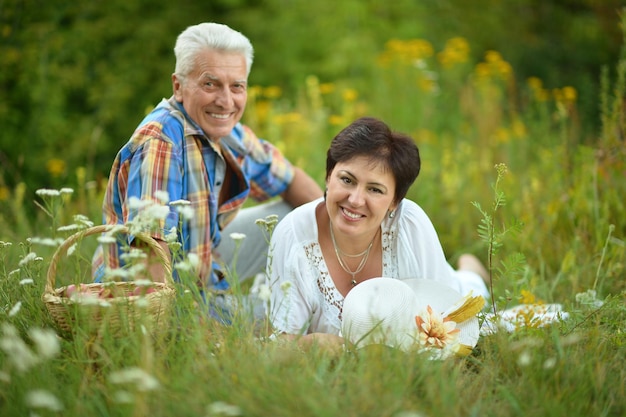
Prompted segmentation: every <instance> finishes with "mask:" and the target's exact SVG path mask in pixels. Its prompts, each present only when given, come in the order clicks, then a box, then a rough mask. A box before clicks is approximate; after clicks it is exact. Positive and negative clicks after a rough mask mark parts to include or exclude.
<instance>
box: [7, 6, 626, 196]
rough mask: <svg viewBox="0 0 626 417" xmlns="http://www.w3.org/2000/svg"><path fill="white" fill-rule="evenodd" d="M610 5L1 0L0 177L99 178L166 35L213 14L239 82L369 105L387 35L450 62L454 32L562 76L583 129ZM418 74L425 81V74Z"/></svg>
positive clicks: (167, 66) (34, 182) (128, 128)
mask: <svg viewBox="0 0 626 417" xmlns="http://www.w3.org/2000/svg"><path fill="white" fill-rule="evenodd" d="M618 3H619V2H618V1H617V0H607V1H604V2H599V1H594V0H571V1H551V2H545V1H540V0H518V1H499V0H477V1H472V2H465V1H462V0H450V1H445V2H441V1H435V0H423V1H419V2H415V1H412V0H396V1H394V2H389V1H383V0H367V1H362V0H344V1H341V2H336V1H334V0H319V1H314V2H310V1H302V0H300V1H286V0H267V1H264V2H258V1H254V0H219V1H212V2H204V3H197V2H190V3H185V4H184V5H181V4H180V3H175V2H165V1H162V0H154V1H150V2H148V1H146V0H110V1H107V2H99V1H95V2H78V3H77V2H74V3H72V2H70V3H68V2H64V1H60V0H51V1H48V2H35V1H32V0H5V1H2V2H1V3H0V39H1V40H0V56H1V57H2V59H1V61H0V123H1V125H2V131H1V132H0V188H2V189H4V190H7V189H12V188H13V187H14V186H15V185H16V184H17V183H19V182H25V183H26V184H27V185H28V188H29V190H28V192H29V193H32V192H33V191H34V190H35V189H37V188H41V187H59V186H63V185H69V186H72V185H74V183H75V182H76V181H77V179H76V174H75V170H76V169H77V168H78V167H86V168H87V173H86V177H87V178H88V179H99V178H103V177H105V176H106V175H107V174H108V170H109V167H110V164H111V161H112V160H113V157H114V155H115V153H116V152H117V150H118V149H119V147H120V146H121V145H122V144H123V143H124V142H125V141H126V140H127V138H128V137H129V135H130V134H131V132H132V130H133V129H134V127H135V126H136V124H137V123H138V122H139V121H140V120H141V118H142V116H143V115H144V113H146V112H147V111H149V110H150V109H151V107H152V106H153V105H155V104H156V103H157V102H158V101H159V100H160V99H161V98H162V97H168V96H169V95H170V94H171V85H170V78H169V76H170V74H171V72H172V71H173V65H174V58H173V52H172V48H173V45H174V41H175V38H176V36H177V34H178V33H179V32H180V31H181V30H182V29H183V28H184V27H186V26H188V25H191V24H195V23H198V22H201V21H219V22H223V23H226V24H229V25H231V26H233V27H234V28H236V29H238V30H241V31H242V32H243V33H245V34H246V35H247V36H249V37H250V39H251V40H252V42H253V44H254V45H255V48H256V60H255V64H254V68H253V71H252V75H251V79H250V82H251V84H258V85H264V86H269V85H276V86H278V87H280V88H282V89H283V91H284V95H283V97H286V98H287V100H293V101H295V100H298V99H297V97H298V95H299V94H306V91H304V90H305V89H306V88H308V87H306V85H307V84H306V82H305V80H306V79H307V77H308V76H309V75H311V74H315V75H317V76H318V78H319V80H320V82H321V83H322V84H324V83H328V82H333V83H334V84H336V85H342V84H343V85H348V84H349V85H350V86H351V87H353V88H356V89H357V90H358V91H362V92H363V95H364V97H363V98H362V99H363V100H364V101H366V102H375V101H376V100H377V99H378V97H377V92H379V91H380V89H381V88H382V89H384V90H387V91H388V93H390V94H392V95H394V94H395V95H399V96H401V95H402V94H403V89H402V86H393V85H392V84H389V85H383V86H381V85H380V84H381V83H383V82H387V80H381V79H379V78H377V68H376V65H374V64H375V62H376V59H377V57H378V56H379V54H380V53H381V52H382V51H384V50H385V47H386V45H387V42H388V41H389V40H391V39H400V40H407V39H418V38H420V39H427V40H428V41H429V42H431V43H432V44H433V45H434V47H435V49H436V50H437V51H448V53H449V54H452V55H449V56H447V57H443V58H442V57H440V58H442V59H455V58H454V55H453V52H454V47H453V46H446V44H445V42H447V41H449V40H450V39H453V38H458V39H467V40H468V42H469V44H470V45H471V48H468V49H467V50H464V52H463V51H461V52H460V53H466V54H467V57H466V59H467V60H468V63H471V64H472V65H473V64H475V63H477V62H479V61H481V60H483V59H484V58H485V52H486V51H488V50H497V51H500V52H501V53H502V54H503V56H504V60H503V61H504V62H508V63H510V64H511V65H512V67H513V68H515V74H513V76H515V77H517V78H518V79H521V80H525V79H526V78H528V77H530V76H536V77H538V78H539V79H541V80H543V83H544V87H545V88H546V89H550V88H552V87H555V86H563V85H573V86H575V87H576V90H577V91H578V94H579V99H578V108H579V110H580V111H581V114H582V116H581V118H582V119H583V120H582V122H581V124H582V126H583V127H585V129H586V131H584V132H583V134H582V135H584V136H590V137H594V136H595V131H596V127H595V126H597V123H598V116H597V107H598V105H597V102H598V94H597V91H598V84H599V73H600V68H601V66H602V65H605V64H611V63H612V62H614V61H615V57H616V56H617V51H618V48H619V44H620V31H619V26H618V21H619V19H618V13H617V10H616V9H617V4H618ZM458 47H459V46H458V45H457V48H458ZM461 47H462V46H461ZM457 52H459V51H457ZM451 79H452V78H451ZM457 79H458V78H457ZM422 82H423V83H424V86H425V87H426V88H427V87H428V85H429V82H430V81H429V79H428V78H427V77H426V78H424V79H423V81H422ZM303 86H304V87H303ZM392 87H393V88H392ZM443 91H448V92H451V93H453V94H456V90H452V89H449V88H446V89H445V90H443ZM387 97H388V96H387ZM404 99H405V100H406V101H407V105H406V106H407V108H406V109H405V111H406V112H412V111H414V110H415V109H413V108H411V101H410V97H405V98H404ZM455 99H456V98H452V100H455ZM380 107H383V106H380ZM393 107H394V108H396V107H395V106H393ZM422 110H423V111H428V110H429V109H422ZM430 111H431V112H432V111H436V110H433V109H430ZM345 116H346V117H349V116H350V115H345ZM427 116H428V114H424V117H427ZM246 117H247V116H246ZM343 122H346V123H347V122H349V120H344V121H343ZM441 123H445V120H442V121H441ZM399 127H401V126H399ZM446 128H447V129H454V126H446ZM319 133H320V134H326V133H328V132H319ZM582 135H581V136H582ZM329 139H330V138H329ZM585 139H586V138H577V139H576V141H578V140H585ZM3 187H5V188H3Z"/></svg>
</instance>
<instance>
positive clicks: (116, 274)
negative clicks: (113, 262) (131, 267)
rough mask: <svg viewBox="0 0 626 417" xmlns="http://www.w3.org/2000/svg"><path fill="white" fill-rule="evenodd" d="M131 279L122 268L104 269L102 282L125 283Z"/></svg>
mask: <svg viewBox="0 0 626 417" xmlns="http://www.w3.org/2000/svg"><path fill="white" fill-rule="evenodd" d="M129 278H132V277H131V276H130V274H129V273H128V271H127V270H126V269H123V268H105V270H104V280H105V281H126V280H128V279H129Z"/></svg>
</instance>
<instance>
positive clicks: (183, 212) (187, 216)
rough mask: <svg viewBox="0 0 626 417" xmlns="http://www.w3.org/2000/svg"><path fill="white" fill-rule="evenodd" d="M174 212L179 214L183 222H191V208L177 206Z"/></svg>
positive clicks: (192, 213)
mask: <svg viewBox="0 0 626 417" xmlns="http://www.w3.org/2000/svg"><path fill="white" fill-rule="evenodd" d="M176 211H178V213H180V217H182V218H183V220H191V219H193V215H194V212H193V208H191V207H190V206H179V207H176Z"/></svg>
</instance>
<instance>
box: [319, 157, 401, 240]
mask: <svg viewBox="0 0 626 417" xmlns="http://www.w3.org/2000/svg"><path fill="white" fill-rule="evenodd" d="M326 187H327V189H328V191H327V193H326V208H327V210H328V215H329V217H330V221H331V222H332V224H333V226H334V228H335V231H337V232H340V233H344V234H347V235H349V236H352V237H357V236H363V237H364V238H371V237H372V235H373V234H374V233H375V232H376V230H377V229H378V228H379V227H380V224H381V223H382V221H383V219H384V218H385V216H386V215H387V213H388V211H389V210H393V209H394V208H395V204H394V203H393V200H394V196H395V195H394V194H395V189H396V180H395V178H394V176H393V174H392V172H391V170H389V169H387V168H386V166H385V165H383V164H382V163H380V162H374V163H372V161H371V160H370V159H369V158H368V157H366V156H359V157H356V158H353V159H350V160H348V161H346V162H340V163H337V165H335V168H334V169H333V170H332V172H331V173H330V176H329V178H328V180H327V181H326Z"/></svg>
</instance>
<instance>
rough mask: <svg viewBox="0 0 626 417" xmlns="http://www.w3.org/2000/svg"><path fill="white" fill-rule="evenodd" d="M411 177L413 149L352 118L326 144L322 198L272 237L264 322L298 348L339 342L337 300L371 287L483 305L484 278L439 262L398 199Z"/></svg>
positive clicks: (417, 220) (427, 236) (473, 261)
mask: <svg viewBox="0 0 626 417" xmlns="http://www.w3.org/2000/svg"><path fill="white" fill-rule="evenodd" d="M419 171H420V157H419V151H418V148H417V146H416V145H415V143H414V142H413V140H412V139H411V138H410V137H409V136H407V135H404V134H401V133H396V132H392V131H391V130H390V128H389V127H388V126H387V125H386V124H385V123H383V122H382V121H380V120H377V119H375V118H361V119H358V120H356V121H354V122H353V123H352V124H350V125H349V126H348V127H346V128H345V129H343V130H342V131H341V132H340V133H339V134H338V135H337V136H336V137H335V138H334V139H333V141H332V143H331V144H330V148H329V150H328V153H327V159H326V193H325V196H324V198H320V199H317V200H315V201H312V202H310V203H308V204H305V205H303V206H301V207H299V208H297V209H296V210H294V211H293V212H291V213H289V214H288V215H287V216H286V217H285V218H284V219H283V220H282V221H281V222H280V223H279V224H278V225H277V227H276V229H275V230H274V233H273V235H272V241H271V243H270V248H271V250H272V252H271V255H270V259H269V261H268V275H269V279H270V285H271V288H272V292H271V293H272V296H271V302H270V311H269V314H270V318H271V320H272V324H273V326H274V328H275V330H276V332H277V333H279V334H282V335H286V337H292V338H293V337H299V336H302V338H301V339H300V341H301V343H304V344H308V343H310V342H311V341H317V342H318V343H321V344H336V343H337V342H340V341H341V338H340V337H339V335H340V333H341V331H340V329H341V313H342V305H343V300H344V297H346V295H347V294H348V292H349V291H350V290H351V289H352V288H354V287H355V286H358V285H359V283H361V282H363V281H365V280H368V279H370V278H374V277H389V278H396V279H407V278H422V279H429V280H436V281H440V282H442V283H444V284H446V285H448V286H449V287H451V288H453V289H455V290H456V291H458V292H460V293H461V294H467V293H469V292H470V291H473V293H474V295H478V294H480V295H483V296H484V297H487V295H488V291H487V287H486V280H487V279H488V276H487V273H486V271H485V269H484V267H483V266H482V264H481V263H480V261H478V260H477V258H476V257H474V256H472V255H463V256H461V258H460V261H459V270H454V269H453V268H452V267H451V266H450V265H449V264H448V262H447V261H446V258H445V255H444V252H443V249H442V247H441V243H440V242H439V238H438V237H437V233H436V231H435V228H434V227H433V224H432V222H431V221H430V219H429V218H428V216H427V215H426V213H424V211H423V210H422V209H421V208H420V207H419V206H418V205H417V204H416V203H414V202H413V201H410V200H407V199H405V196H406V193H407V191H408V190H409V187H410V186H411V185H412V184H413V182H414V181H415V179H416V178H417V175H418V174H419Z"/></svg>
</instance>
